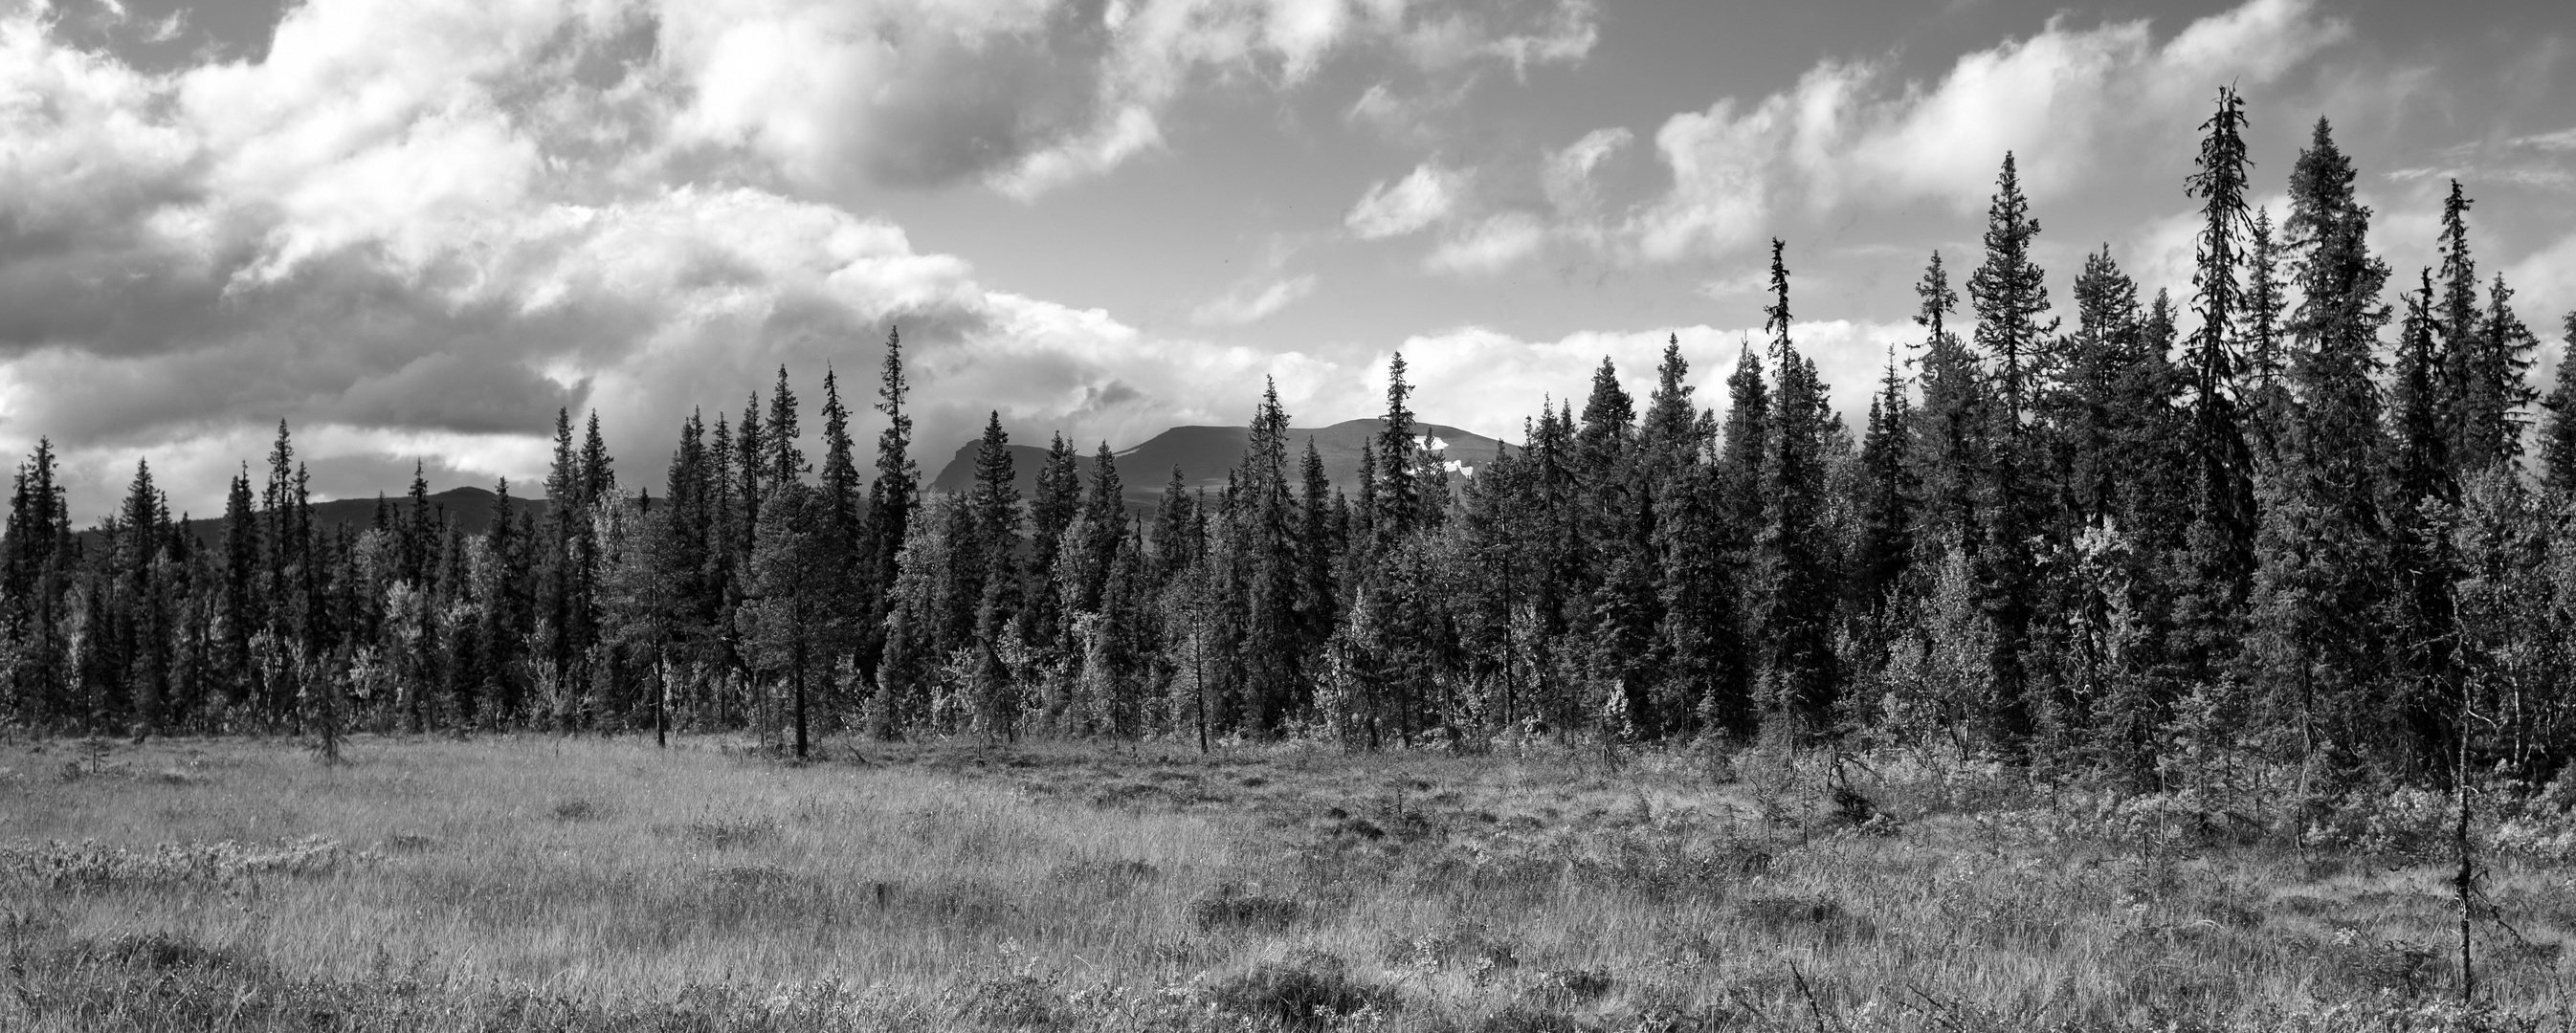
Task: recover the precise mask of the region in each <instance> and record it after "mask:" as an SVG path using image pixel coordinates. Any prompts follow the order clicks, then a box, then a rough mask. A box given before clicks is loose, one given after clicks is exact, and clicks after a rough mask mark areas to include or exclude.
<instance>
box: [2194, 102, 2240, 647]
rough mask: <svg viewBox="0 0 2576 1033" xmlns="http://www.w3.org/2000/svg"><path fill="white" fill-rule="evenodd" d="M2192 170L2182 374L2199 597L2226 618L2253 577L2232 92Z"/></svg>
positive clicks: (2205, 127) (2236, 110)
mask: <svg viewBox="0 0 2576 1033" xmlns="http://www.w3.org/2000/svg"><path fill="white" fill-rule="evenodd" d="M2201 129H2202V131H2203V132H2204V134H2205V135H2204V136H2203V137H2202V138H2201V144H2200V154H2199V156H2198V157H2197V158H2196V159H2195V162H2194V163H2195V164H2196V165H2197V166H2198V168H2199V171H2198V172H2195V173H2193V174H2192V175H2191V177H2190V179H2189V180H2188V189H2187V192H2188V193H2189V194H2190V195H2191V196H2193V197H2196V198H2199V199H2200V201H2201V226H2200V235H2199V240H2198V243H2197V265H2196V266H2195V268H2194V271H2193V274H2192V285H2193V287H2194V290H2195V293H2194V295H2193V297H2194V299H2195V301H2196V302H2197V305H2198V308H2199V316H2200V329H2199V330H2198V332H2196V333H2194V334H2193V335H2192V338H2191V343H2190V346H2189V348H2188V350H2187V355H2186V357H2185V360H2184V364H2185V366H2186V367H2187V368H2188V369H2189V372H2190V375H2191V416H2192V448H2193V451H2194V453H2195V455H2196V456H2197V459H2198V478H2199V485H2198V491H2197V497H2198V499H2199V507H2198V510H2197V511H2196V512H2195V513H2194V519H2195V520H2196V521H2197V522H2199V523H2200V524H2202V525H2205V526H2204V528H2203V529H2202V531H2201V533H2204V534H2205V535H2206V536H2207V541H2208V542H2209V543H2210V548H2211V549H2212V550H2213V552H2214V554H2213V555H2205V556H2202V557H2199V558H2198V561H2197V562H2198V563H2199V564H2200V565H2201V568H2202V569H2201V576H2202V577H2203V579H2204V580H2205V582H2206V583H2205V584H2204V585H2203V586H2202V588H2201V591H2202V592H2203V593H2204V594H2205V595H2206V596H2207V597H2208V599H2209V603H2208V605H2209V606H2211V607H2212V608H2214V609H2216V610H2219V611H2228V610H2232V609H2234V608H2235V607H2236V606H2237V605H2238V604H2239V603H2240V602H2241V600H2242V599H2243V597H2244V591H2245V588H2246V586H2247V584H2248V579H2249V578H2250V577H2251V576H2252V574H2253V568H2254V527H2255V513H2254V482H2253V453H2252V451H2251V450H2250V449H2249V448H2248V447H2247V446H2246V442H2245V428H2244V426H2243V415H2242V413H2241V412H2240V406H2239V402H2238V395H2239V393H2240V391H2241V390H2242V385H2241V384H2239V383H2238V378H2239V375H2240V367H2241V366H2243V365H2244V360H2243V359H2242V358H2241V357H2240V356H2239V355H2238V354H2237V352H2238V350H2239V347H2240V342H2239V334H2238V328H2237V324H2238V321H2239V320H2240V319H2242V318H2243V317H2244V316H2245V314H2246V313H2245V308H2246V302H2245V296H2244V293H2243V291H2242V289H2241V287H2240V285H2239V283H2238V279H2237V275H2238V274H2237V267H2238V266H2239V265H2240V264H2242V261H2243V259H2242V252H2243V244H2242V243H2241V242H2242V239H2243V237H2244V236H2245V234H2247V233H2248V232H2249V231H2250V219H2249V218H2248V216H2249V214H2250V209H2249V208H2248V207H2247V204H2246V201H2245V191H2246V170H2247V169H2249V168H2251V167H2252V165H2253V162H2252V161H2251V160H2250V159H2249V158H2247V156H2246V150H2245V136H2244V129H2245V102H2244V99H2243V98H2241V97H2239V96H2238V95H2237V94H2236V91H2235V90H2234V89H2232V88H2221V89H2220V90H2219V91H2218V110H2217V112H2216V113H2214V114H2212V115H2211V116H2210V117H2209V120H2208V121H2206V122H2203V123H2201Z"/></svg>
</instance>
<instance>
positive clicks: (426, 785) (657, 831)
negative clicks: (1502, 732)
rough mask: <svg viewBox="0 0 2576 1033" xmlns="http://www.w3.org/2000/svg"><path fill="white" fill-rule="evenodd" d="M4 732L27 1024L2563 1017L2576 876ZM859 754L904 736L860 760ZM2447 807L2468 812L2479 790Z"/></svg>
mask: <svg viewBox="0 0 2576 1033" xmlns="http://www.w3.org/2000/svg"><path fill="white" fill-rule="evenodd" d="M742 746H743V744H742V743H741V742H740V741H737V740H718V739H690V740H685V741H683V742H681V743H679V744H677V745H675V746H674V747H673V748H671V749H669V750H656V749H655V748H654V747H653V746H652V745H651V743H650V742H649V741H646V742H637V741H631V740H603V739H562V738H544V737H499V738H487V739H480V740H475V741H470V742H463V741H450V740H443V739H399V738H381V739H380V738H360V739H358V740H356V741H354V742H353V743H351V744H350V745H349V747H348V751H347V752H348V756H349V758H350V761H351V762H350V763H348V764H345V765H342V766H338V767H325V766H322V765H320V764H317V763H315V762H314V760H313V759H312V757H311V756H310V755H308V754H306V753H304V752H301V751H298V750H295V749H292V748H289V747H287V746H284V745H282V744H276V743H259V742H246V741H237V740H213V741H188V740H179V741H168V742H155V743H152V744H150V745H147V746H143V747H129V746H123V745H116V746H109V745H105V744H100V743H95V742H93V743H86V744H84V743H74V742H54V743H44V744H25V743H20V744H12V745H7V746H0V924H5V928H0V939H5V943H6V948H5V949H6V955H7V958H6V961H7V971H6V977H5V978H6V982H7V984H8V992H7V993H5V994H0V1028H5V1029H11V1030H20V1029H24V1030H66V1031H68V1030H82V1031H87V1030H110V1029H142V1030H177V1029H297V1030H309V1029H334V1030H356V1029H388V1030H390V1029H422V1028H436V1029H450V1028H463V1029H492V1030H516V1029H584V1030H587V1029H599V1030H609V1029H618V1030H626V1029H656V1030H730V1029H761V1030H807V1029H814V1030H822V1029H923V1030H935V1029H976V1028H990V1029H1138V1030H1160V1029H1173V1030H1180V1029H1241V1028H1254V1029H1259V1028H1276V1027H1289V1028H1311V1029H1328V1028H1341V1029H1458V1030H1494V1031H1547V1030H1575V1029H1781V1030H1803V1031H1811V1033H1812V1031H1816V1030H1835V1031H1839V1030H1862V1029H1908V1030H1913V1029H1921V1030H1935V1029H1938V1030H1995V1029H2068V1030H2092V1029H2102V1030H2123V1029H2142V1030H2143V1029H2224V1028H2243V1029H2317V1030H2324V1029H2425V1030H2430V1029H2472V1028H2509V1029H2524V1028H2535V1029H2562V1028H2567V1027H2568V1021H2567V1016H2568V1009H2569V1006H2570V1004H2571V1002H2576V993H2571V987H2576V963H2571V961H2570V960H2569V959H2568V958H2567V957H2566V955H2565V953H2564V952H2563V951H2562V950H2561V948H2560V944H2562V943H2563V942H2565V941H2566V939H2567V938H2568V936H2569V934H2570V933H2571V932H2576V871H2571V870H2570V869H2568V868H2566V867H2564V866H2559V865H2554V864H2547V863H2543V862H2541V861H2538V860H2534V859H2530V858H2527V857H2517V856H2511V855H2506V856H2500V857H2498V858H2497V859H2495V860H2493V861H2491V862H2489V864H2488V867H2487V870H2486V875H2485V882H2484V887H2485V892H2486V894H2487V896H2488V898H2489V899H2490V900H2491V901H2492V902H2493V905H2494V907H2493V910H2492V914H2491V915H2485V914H2482V916H2481V920H2480V921H2479V922H2478V923H2477V928H2476V931H2475V942H2474V948H2475V953H2476V957H2477V963H2476V964H2477V979H2478V983H2479V996H2480V998H2481V999H2482V1001H2483V1002H2486V1005H2485V1007H2484V1008H2483V1009H2480V1010H2472V1011H2463V1010H2461V1009H2460V1008H2459V1007H2458V1006H2457V1005H2456V1004H2455V1003H2449V1002H2455V1001H2456V999H2457V996H2458V993H2459V983H2460V970H2459V965H2458V959H2457V953H2456V951H2457V936H2458V928H2459V911H2458V906H2457V904H2456V901H2455V899H2454V897H2453V894H2452V887H2451V883H2450V881H2449V879H2450V875H2451V872H2452V870H2453V869H2452V867H2451V866H2452V864H2453V862H2452V860H2451V859H2450V858H2449V857H2447V856H2443V855H2441V854H2439V853H2438V852H2436V851H2433V850H2431V849H2428V848H2425V847H2424V845H2423V844H2421V843H2417V842H2412V841H2410V840H2407V839H2406V838H2404V837H2402V836H2399V837H2389V838H2383V839H2382V840H2377V841H2374V842H2375V843H2377V847H2376V848H2374V849H2371V850H2368V851H2356V850H2343V851H2339V852H2327V851H2323V850H2317V849H2304V850H2303V849H2300V848H2298V847H2297V846H2296V845H2293V844H2285V843H2277V842H2272V841H2270V840H2268V839H2266V838H2265V837H2261V836H2257V835H2252V834H2247V835H2243V836H2231V835H2229V834H2228V833H2229V831H2230V830H2229V829H2227V828H2225V827H2215V828H2213V827H2209V826H2207V825H2206V823H2201V822H2194V821H2183V820H2166V819H2164V818H2161V817H2157V816H2155V815H2152V814H2150V815H2147V816H2145V817H2143V818H2142V817H2141V816H2140V814H2139V812H2137V810H2136V809H2135V808H2123V809H2089V808H2093V807H2094V804H2093V803H2090V802H2088V800H2087V799H2086V798H2082V797H2080V796H2077V795H2074V794H2067V793H2057V794H2054V795H2043V794H2042V792H2041V791H2039V790H2034V789H2031V788H2028V787H2027V786H2026V785H2024V784H2023V783H2021V782H2020V781H2018V780H2016V779H2014V778H2012V777H2011V776H2009V775H2008V774H2006V773H2005V772H2003V771H2002V770H2001V769H1988V768H1977V767H1972V766H1953V767H1950V768H1946V769H1935V768H1930V767H1923V766H1920V765H1909V764H1900V763H1893V762H1891V761H1887V760H1882V761H1880V762H1879V763H1877V764H1875V765H1874V766H1873V767H1872V768H1870V769H1868V770H1866V771H1861V770H1852V771H1851V774H1850V778H1851V782H1850V784H1851V786H1853V787H1854V788H1855V789H1856V790H1858V795H1857V796H1855V795H1853V794H1849V793H1844V794H1837V792H1836V791H1835V786H1834V783H1833V782H1832V781H1830V780H1829V779H1828V778H1827V777H1826V776H1827V771H1826V764H1825V762H1824V759H1823V758H1821V757H1815V756H1810V757H1805V758H1790V757H1787V756H1783V755H1776V754H1741V755H1737V756H1735V757H1732V758H1730V759H1728V760H1725V761H1714V762H1713V761H1712V760H1711V759H1709V758H1708V757H1707V756H1705V755H1702V754H1694V753H1675V754H1656V753H1644V754H1637V755H1633V756H1630V757H1627V758H1624V761H1623V762H1621V763H1617V764H1615V765H1614V764H1611V763H1608V762H1606V761H1605V759H1604V758H1603V757H1602V756H1601V755H1600V754H1598V753H1597V752H1572V753H1570V752H1564V751H1558V750H1553V749H1545V748H1535V747H1534V748H1531V749H1528V750H1525V751H1519V752H1515V751H1511V750H1500V751H1497V752H1496V753H1493V754H1490V755H1486V756H1475V757H1450V756H1446V755H1435V754H1384V755H1370V756H1352V755H1345V754H1342V753H1340V752H1337V751H1332V750H1327V749H1319V748H1306V747H1297V746H1278V747H1241V748H1236V749H1232V750H1223V751H1219V752H1218V753H1216V754H1214V755H1210V756H1205V757H1202V756H1200V755H1198V754H1196V753H1194V752H1181V751H1179V750H1172V751H1168V752H1166V751H1164V750H1161V749H1157V748H1156V747H1153V746H1147V747H1143V748H1141V749H1133V748H1125V747H1121V748H1117V749H1114V750H1113V749H1111V748H1108V747H1089V746H1069V745H1067V746H1056V745H1035V746H1022V747H1016V748H1011V749H1001V748H990V749H987V748H976V747H971V746H958V745H927V746H910V745H903V746H890V747H888V746H875V745H869V746H867V747H866V748H864V749H861V748H857V747H856V746H855V745H854V744H848V743H840V742H835V743H832V744H830V745H829V747H828V749H827V751H826V754H827V759H825V760H822V761H820V762H817V763H813V764H808V765H803V766H792V765H787V764H782V763H778V762H776V761H774V760H770V759H766V758H764V757H761V756H758V755H755V754H753V753H752V752H750V751H748V750H745V749H743V748H742ZM862 755H863V756H864V757H865V761H864V762H861V761H858V760H856V759H855V758H857V757H859V756H862ZM2435 817H2436V818H2438V815H2436V816H2435Z"/></svg>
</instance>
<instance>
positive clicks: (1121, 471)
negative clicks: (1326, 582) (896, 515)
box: [925, 417, 1518, 513]
mask: <svg viewBox="0 0 2576 1033" xmlns="http://www.w3.org/2000/svg"><path fill="white" fill-rule="evenodd" d="M1414 426H1415V427H1416V428H1417V429H1418V430H1420V431H1421V433H1422V435H1423V436H1424V437H1425V438H1428V439H1429V440H1430V441H1431V442H1432V443H1433V444H1434V445H1435V446H1436V449H1435V450H1436V451H1439V452H1441V453H1442V458H1443V460H1444V461H1445V464H1446V465H1447V466H1448V469H1449V471H1450V474H1451V475H1452V476H1453V477H1454V476H1459V475H1462V474H1472V473H1473V472H1474V470H1475V469H1476V468H1477V467H1480V466H1482V465H1484V464H1485V462H1486V461H1487V460H1490V459H1492V458H1493V456H1494V454H1495V453H1496V451H1497V450H1498V449H1506V450H1511V451H1518V449H1517V447H1516V446H1513V445H1510V444H1507V443H1505V442H1501V441H1497V440H1495V439H1493V438H1489V437H1486V436H1484V435H1482V434H1477V433H1475V432H1473V431H1468V430H1462V429H1460V428H1457V427H1453V426H1450V425H1448V424H1444V423H1420V422H1417V423H1415V424H1414ZM1385 427H1386V421H1384V420H1382V419H1378V418H1375V417H1367V418H1362V419H1356V420H1344V421H1342V422H1340V423H1335V424H1330V425H1328V426H1323V427H1290V428H1288V442H1289V444H1288V451H1289V458H1288V461H1289V462H1290V464H1292V468H1291V469H1290V470H1289V476H1290V477H1291V478H1294V477H1296V476H1297V471H1296V470H1295V469H1294V464H1296V463H1298V462H1299V461H1300V458H1301V457H1302V456H1303V455H1304V453H1305V448H1306V442H1307V441H1309V440H1312V441H1313V442H1314V443H1315V452H1316V455H1317V456H1318V457H1320V458H1321V459H1322V460H1323V461H1324V476H1325V479H1326V480H1327V481H1329V482H1331V484H1332V486H1333V487H1335V488H1338V489H1340V490H1342V491H1344V492H1349V491H1352V490H1354V489H1355V488H1356V486H1357V485H1358V484H1359V467H1360V451H1361V449H1363V448H1365V447H1367V446H1368V445H1369V444H1371V443H1373V442H1375V441H1376V440H1377V435H1378V433H1379V432H1380V431H1382V430H1384V429H1385ZM1251 441H1252V428H1250V427H1244V426H1223V425H1208V424H1189V425H1184V426H1178V427H1170V428H1166V429H1165V430H1164V431H1163V432H1162V433H1159V434H1156V435H1154V436H1153V437H1150V438H1147V439H1145V440H1144V441H1141V442H1138V443H1137V444H1135V445H1132V446H1130V447H1128V448H1125V449H1118V450H1112V451H1111V452H1110V453H1109V455H1110V459H1111V460H1112V461H1113V462H1114V463H1115V464H1116V465H1117V468H1118V486H1119V494H1120V495H1121V496H1123V498H1124V501H1125V502H1126V505H1127V509H1128V511H1129V512H1136V513H1144V512H1151V511H1152V510H1153V509H1154V506H1155V504H1156V503H1157V502H1158V501H1159V500H1160V499H1161V498H1162V495H1163V490H1164V488H1165V486H1167V485H1169V484H1170V483H1171V479H1172V471H1173V470H1174V469H1175V468H1177V469H1179V470H1180V472H1181V483H1182V484H1183V485H1184V486H1185V487H1190V488H1206V489H1217V488H1222V487H1224V485H1225V475H1226V472H1227V471H1229V470H1232V469H1233V468H1234V467H1235V465H1236V464H1237V463H1240V462H1242V460H1243V450H1244V447H1245V446H1246V445H1248V444H1250V443H1251ZM981 444H982V442H981V441H980V440H977V441H968V442H966V443H965V444H963V445H959V446H958V447H957V451H956V452H955V453H954V454H952V455H951V456H950V457H949V459H948V462H947V463H946V464H945V465H943V466H941V467H940V469H939V473H938V474H937V475H936V476H934V477H932V478H931V480H930V482H929V484H928V485H926V486H925V487H926V490H928V491H935V492H962V491H965V490H966V489H967V488H968V487H969V486H971V485H973V484H974V482H975V452H976V449H977V448H978V447H979V446H980V445H981ZM1010 449H1011V479H1012V482H1013V483H1014V484H1016V485H1018V487H1019V490H1020V496H1021V497H1022V498H1027V497H1029V496H1030V495H1032V494H1035V492H1036V491H1037V475H1038V469H1039V467H1040V465H1041V464H1042V463H1043V462H1044V461H1045V459H1046V453H1047V450H1046V448H1045V447H1044V446H1040V445H1022V444H1013V445H1011V446H1010ZM1094 454H1096V453H1095V450H1093V449H1077V455H1076V457H1075V465H1076V468H1077V469H1079V470H1080V471H1081V472H1082V476H1083V479H1084V480H1085V481H1088V480H1089V479H1090V477H1091V460H1092V457H1093V455H1094Z"/></svg>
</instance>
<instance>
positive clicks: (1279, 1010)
mask: <svg viewBox="0 0 2576 1033" xmlns="http://www.w3.org/2000/svg"><path fill="white" fill-rule="evenodd" d="M1209 999H1210V1000H1212V1001H1214V1002H1215V1004H1216V1006H1217V1007H1218V1008H1220V1009H1223V1010H1225V1011H1228V1012H1232V1013H1234V1014H1236V1015H1241V1016H1244V1017H1246V1018H1249V1019H1252V1020H1254V1021H1256V1022H1268V1023H1275V1024H1277V1025H1281V1026H1288V1027H1294V1028H1298V1029H1320V1028H1322V1027H1323V1026H1324V1025H1325V1024H1326V1023H1328V1022H1330V1021H1332V1020H1333V1019H1334V1018H1336V1017H1340V1016H1346V1015H1350V1014H1352V1013H1355V1012H1358V1011H1360V1010H1362V1009H1364V1008H1375V1007H1385V1006H1388V1005H1390V1004H1392V1003H1393V997H1392V996H1391V995H1390V994H1388V993H1387V992H1386V991H1385V990H1383V989H1380V988H1377V987H1373V986H1369V985H1368V984H1365V983H1362V982H1359V981H1357V980H1354V979H1352V978H1351V975H1350V971H1349V968H1348V966H1345V965H1344V964H1343V963H1342V960H1341V959H1340V958H1336V957H1333V956H1331V955H1327V954H1316V953H1306V954H1300V955H1298V956H1297V957H1294V958H1290V959H1288V960H1286V961H1281V962H1265V963H1263V964H1260V965H1257V966H1254V967H1253V969H1252V970H1251V971H1249V972H1246V973H1243V974H1242V975H1239V976H1236V977H1234V978H1232V979H1228V980H1226V981H1224V982H1222V983H1219V984H1217V985H1216V987H1215V988H1214V989H1213V990H1212V991H1211V992H1210V994H1209Z"/></svg>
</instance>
